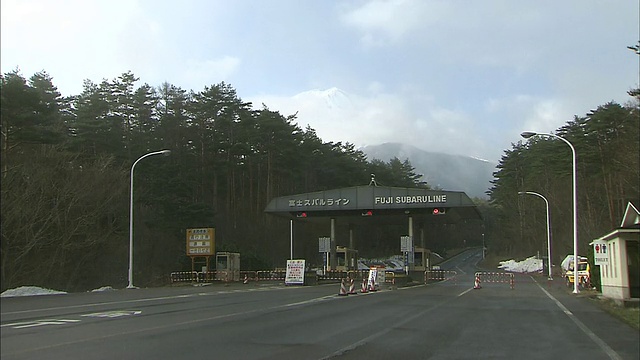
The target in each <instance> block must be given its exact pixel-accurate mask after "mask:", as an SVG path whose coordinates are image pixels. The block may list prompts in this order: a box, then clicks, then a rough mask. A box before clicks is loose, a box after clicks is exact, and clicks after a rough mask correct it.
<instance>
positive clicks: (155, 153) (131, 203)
mask: <svg viewBox="0 0 640 360" xmlns="http://www.w3.org/2000/svg"><path fill="white" fill-rule="evenodd" d="M170 153H171V150H160V151H154V152H150V153H148V154H144V155H142V156H140V157H139V158H138V160H136V161H134V163H133V165H131V184H130V187H131V188H130V190H131V193H130V197H129V285H127V289H135V288H136V287H135V286H133V170H134V169H135V167H136V164H138V162H139V161H140V160H142V159H144V158H146V157H149V156H153V155H161V154H163V155H169V154H170Z"/></svg>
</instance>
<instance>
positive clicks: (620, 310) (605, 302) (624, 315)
mask: <svg viewBox="0 0 640 360" xmlns="http://www.w3.org/2000/svg"><path fill="white" fill-rule="evenodd" d="M591 299H592V300H593V301H595V302H596V303H597V304H598V306H599V307H600V308H601V309H602V310H604V311H606V312H608V313H609V314H611V315H613V316H614V317H616V318H618V319H620V320H621V321H623V322H625V323H626V324H629V325H630V326H631V327H632V328H634V329H636V330H640V308H637V307H636V308H630V307H624V306H621V305H618V304H617V303H616V302H614V301H613V300H611V299H606V298H603V297H592V298H591Z"/></svg>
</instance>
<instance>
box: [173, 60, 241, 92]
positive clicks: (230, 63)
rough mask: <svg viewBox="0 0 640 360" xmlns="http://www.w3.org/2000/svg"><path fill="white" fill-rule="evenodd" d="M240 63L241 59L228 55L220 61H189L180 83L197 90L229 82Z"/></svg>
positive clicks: (180, 77)
mask: <svg viewBox="0 0 640 360" xmlns="http://www.w3.org/2000/svg"><path fill="white" fill-rule="evenodd" d="M240 63H241V61H240V59H239V58H237V57H233V56H228V55H227V56H223V57H221V58H218V59H209V60H189V61H188V62H187V67H186V69H185V70H184V72H183V73H182V75H180V76H179V80H178V82H179V83H180V84H181V85H182V84H184V86H186V88H188V89H197V90H200V89H203V88H204V87H205V86H209V85H213V84H218V83H220V82H222V81H227V82H228V81H229V79H230V78H231V76H232V75H233V74H234V73H235V72H236V70H237V69H238V67H239V66H240Z"/></svg>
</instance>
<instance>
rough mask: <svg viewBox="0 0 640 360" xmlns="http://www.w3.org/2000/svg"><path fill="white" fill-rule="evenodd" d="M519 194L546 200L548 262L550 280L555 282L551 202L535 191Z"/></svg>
mask: <svg viewBox="0 0 640 360" xmlns="http://www.w3.org/2000/svg"><path fill="white" fill-rule="evenodd" d="M518 194H519V195H524V194H529V195H535V196H537V197H540V198H542V200H544V203H545V204H546V205H547V258H548V259H549V260H548V268H549V280H553V277H552V276H551V222H550V221H549V201H548V200H547V198H546V197H544V196H543V195H542V194H538V193H537V192H535V191H519V192H518Z"/></svg>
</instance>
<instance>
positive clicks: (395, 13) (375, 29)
mask: <svg viewBox="0 0 640 360" xmlns="http://www.w3.org/2000/svg"><path fill="white" fill-rule="evenodd" d="M438 10H443V8H442V7H439V6H438V5H437V4H434V3H427V2H424V1H421V0H391V1H382V0H374V1H369V2H367V3H365V4H364V5H362V6H360V7H357V8H353V9H345V12H344V14H343V15H342V21H343V22H344V23H345V24H346V25H348V26H352V27H354V28H356V29H358V30H359V31H360V32H361V33H362V38H361V41H362V43H363V44H364V45H365V46H380V45H385V44H386V43H389V42H391V43H393V42H397V41H399V40H400V39H402V38H403V37H404V36H405V35H407V34H409V33H411V32H413V31H415V30H416V29H420V28H422V27H424V26H426V25H427V24H429V23H431V22H434V21H437V19H438V13H439V12H440V11H438Z"/></svg>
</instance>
